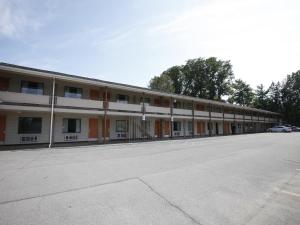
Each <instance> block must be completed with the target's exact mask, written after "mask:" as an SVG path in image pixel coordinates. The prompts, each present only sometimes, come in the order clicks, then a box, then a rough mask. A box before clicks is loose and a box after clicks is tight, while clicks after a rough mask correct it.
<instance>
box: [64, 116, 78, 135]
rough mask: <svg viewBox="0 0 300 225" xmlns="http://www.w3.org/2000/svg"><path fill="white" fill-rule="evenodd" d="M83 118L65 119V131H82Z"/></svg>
mask: <svg viewBox="0 0 300 225" xmlns="http://www.w3.org/2000/svg"><path fill="white" fill-rule="evenodd" d="M80 132H81V119H67V118H64V119H63V133H80Z"/></svg>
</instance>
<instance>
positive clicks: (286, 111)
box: [281, 70, 300, 126]
mask: <svg viewBox="0 0 300 225" xmlns="http://www.w3.org/2000/svg"><path fill="white" fill-rule="evenodd" d="M281 93H282V106H283V110H282V113H283V115H284V119H285V121H286V122H288V123H291V124H295V125H297V126H300V70H298V71H297V72H295V73H292V74H291V75H288V76H287V78H286V80H285V81H284V82H283V85H282V91H281Z"/></svg>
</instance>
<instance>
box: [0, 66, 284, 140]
mask: <svg viewBox="0 0 300 225" xmlns="http://www.w3.org/2000/svg"><path fill="white" fill-rule="evenodd" d="M0 77H7V78H9V79H10V82H9V88H8V91H5V92H4V91H0V114H2V115H3V114H4V115H6V131H5V133H6V138H5V141H4V142H3V143H0V144H21V141H20V140H21V137H22V136H25V135H20V134H18V121H19V120H18V117H20V116H29V117H41V118H42V132H41V134H35V135H31V136H36V137H37V139H36V141H35V143H48V142H49V130H50V111H51V108H50V106H51V105H50V103H51V101H50V100H51V98H50V96H51V94H52V77H49V79H46V78H40V77H38V76H34V75H32V74H31V75H28V76H27V75H20V74H14V73H7V72H0ZM22 80H24V81H35V82H41V83H43V84H44V95H45V96H40V95H32V94H23V93H20V90H21V81H22ZM77 81H78V80H77ZM77 81H76V82H75V81H74V82H72V81H69V79H68V81H67V80H66V81H64V80H63V79H56V93H55V96H56V98H55V107H54V123H53V134H54V135H53V141H54V143H55V142H56V143H58V142H77V141H78V142H80V141H99V142H103V141H104V140H103V134H102V132H103V130H102V128H103V127H104V125H103V118H104V114H105V113H107V118H108V119H109V121H110V124H109V127H110V130H109V140H111V141H112V140H123V139H129V140H131V139H132V140H134V139H140V138H147V139H154V138H167V137H170V135H166V134H165V131H164V129H165V128H164V125H165V122H164V121H170V120H171V115H172V118H173V121H180V122H181V130H180V131H175V130H174V126H172V127H173V131H172V133H173V136H174V137H178V136H181V137H183V136H186V137H189V136H192V133H193V132H192V131H191V130H189V129H188V128H189V123H190V122H192V121H193V118H194V134H195V135H196V136H197V135H200V134H198V133H197V121H202V122H204V126H205V127H204V134H201V135H209V129H208V123H209V121H211V134H212V135H222V134H225V133H224V128H223V120H224V122H225V123H226V124H228V134H232V133H233V129H232V128H234V127H235V133H236V134H241V133H244V132H245V133H250V132H262V131H265V130H266V129H267V128H268V127H270V126H272V125H273V124H274V123H277V121H279V120H278V119H276V118H275V116H271V115H270V116H268V115H267V116H266V114H260V113H257V112H255V113H253V112H251V110H250V112H248V111H244V110H242V109H240V110H236V108H235V107H236V106H235V107H233V106H232V107H231V106H230V104H228V106H225V109H226V110H225V109H224V108H222V107H221V106H220V105H219V103H216V105H214V104H212V105H211V107H210V105H209V104H210V103H195V108H194V111H193V110H191V105H193V104H192V101H188V100H185V99H175V100H176V101H174V99H173V98H171V97H166V96H163V94H162V93H157V94H158V95H157V96H155V95H154V94H153V95H150V94H143V92H142V91H141V92H138V91H137V92H133V91H125V90H121V89H120V90H119V89H116V88H107V91H108V93H109V95H110V99H109V102H108V104H104V103H106V102H103V101H104V99H103V93H104V92H105V90H106V89H105V88H104V87H103V86H95V85H89V84H87V83H84V82H82V83H80V82H77ZM65 86H68V87H77V88H81V89H82V99H76V98H65V97H64V88H65ZM90 90H99V99H98V100H97V101H95V100H90ZM16 93H19V94H16ZM119 94H122V95H127V96H128V97H129V99H128V102H127V103H128V104H126V103H120V102H117V101H118V95H119ZM159 94H160V96H159ZM143 97H144V98H146V99H149V100H150V101H149V102H148V103H145V108H143V107H142V105H143V103H142V102H141V100H142V99H143ZM174 98H176V96H174ZM178 98H179V97H178ZM171 100H173V101H174V102H171ZM32 104H35V105H34V107H32ZM173 104H174V105H176V107H175V106H174V108H173V109H171V108H172V105H173ZM105 105H108V107H105ZM198 106H199V107H198ZM209 109H211V113H209ZM223 110H224V114H223ZM171 112H172V114H171ZM143 113H145V119H146V121H142V115H143ZM209 115H211V118H210V117H209ZM223 115H224V118H223ZM244 115H245V116H244ZM63 118H78V119H81V130H80V132H79V133H74V134H66V133H63ZM90 118H97V119H98V137H97V138H93V139H90V138H89V119H90ZM244 118H245V119H246V120H245V121H244ZM252 119H253V120H252ZM117 120H126V121H127V126H128V132H127V134H126V135H125V136H123V135H120V134H119V133H118V132H116V121H117ZM157 120H159V121H161V122H162V123H163V124H162V125H161V128H160V130H161V134H162V135H158V137H156V135H155V121H157ZM144 124H147V125H146V128H147V129H146V130H145V131H144V127H145V126H144ZM216 124H218V132H217V129H216ZM232 125H234V126H232ZM170 131H171V128H170ZM143 133H145V135H143ZM170 133H171V132H170ZM26 136H30V135H26ZM67 136H68V137H70V136H71V137H73V138H71V139H69V138H68V140H67V138H66V137H67ZM23 144H24V143H23Z"/></svg>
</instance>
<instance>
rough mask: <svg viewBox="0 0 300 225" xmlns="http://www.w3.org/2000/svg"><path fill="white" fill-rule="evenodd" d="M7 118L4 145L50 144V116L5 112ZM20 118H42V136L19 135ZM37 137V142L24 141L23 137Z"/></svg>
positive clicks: (46, 114) (47, 114)
mask: <svg viewBox="0 0 300 225" xmlns="http://www.w3.org/2000/svg"><path fill="white" fill-rule="evenodd" d="M1 114H3V115H5V116H6V132H5V141H4V143H2V144H6V145H12V144H36V143H49V129H50V114H49V113H39V112H34V113H33V112H21V113H18V112H3V113H1ZM19 117H41V118H42V130H41V133H40V134H19V133H18V127H19ZM35 136H36V137H37V140H36V141H26V142H24V141H22V137H35Z"/></svg>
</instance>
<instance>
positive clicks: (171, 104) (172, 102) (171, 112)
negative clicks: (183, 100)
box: [170, 97, 174, 138]
mask: <svg viewBox="0 0 300 225" xmlns="http://www.w3.org/2000/svg"><path fill="white" fill-rule="evenodd" d="M173 107H174V99H173V97H171V102H170V114H171V118H170V121H171V138H173V121H174V120H173Z"/></svg>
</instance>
